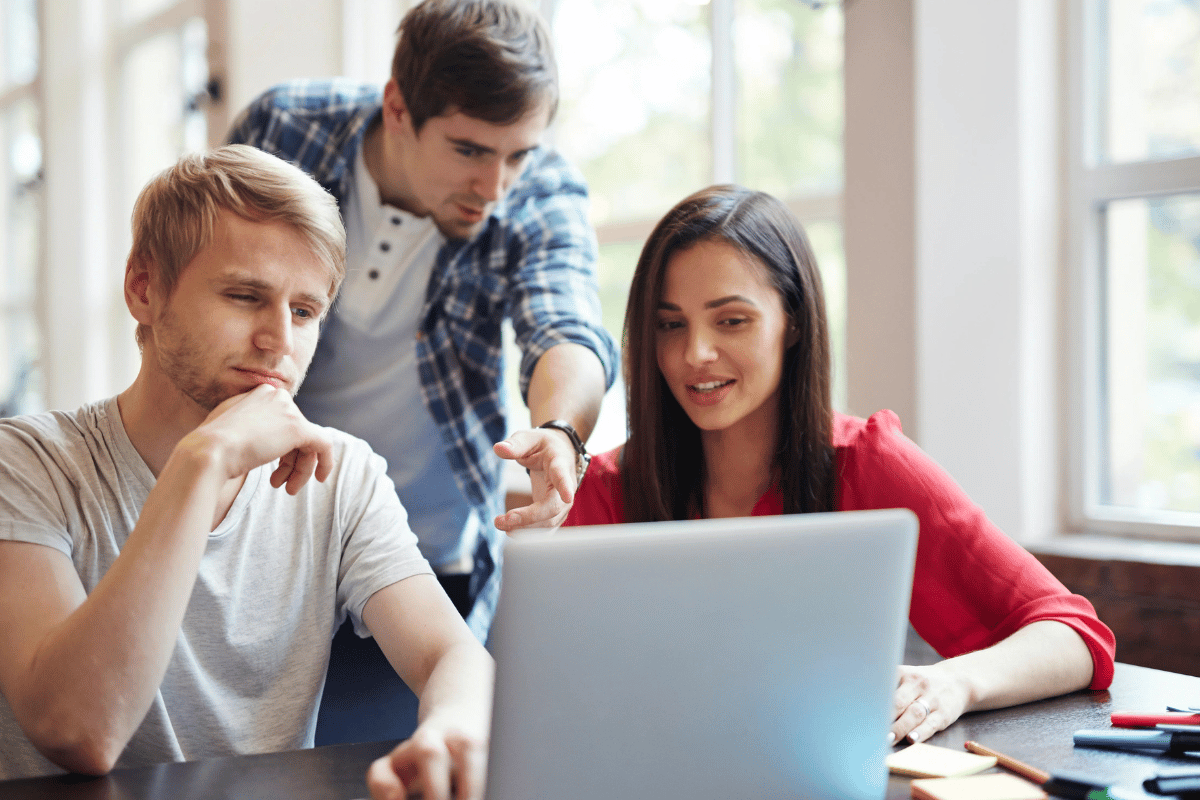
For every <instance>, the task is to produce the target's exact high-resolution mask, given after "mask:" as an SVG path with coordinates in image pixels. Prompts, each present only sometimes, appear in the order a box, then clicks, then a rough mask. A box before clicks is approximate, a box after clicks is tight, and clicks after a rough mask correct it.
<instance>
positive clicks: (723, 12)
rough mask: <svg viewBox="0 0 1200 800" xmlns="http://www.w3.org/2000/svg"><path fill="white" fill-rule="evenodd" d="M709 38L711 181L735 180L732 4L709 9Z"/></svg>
mask: <svg viewBox="0 0 1200 800" xmlns="http://www.w3.org/2000/svg"><path fill="white" fill-rule="evenodd" d="M709 15H710V16H709V30H710V32H711V37H712V122H711V124H712V170H713V172H712V179H713V182H714V183H734V182H735V181H736V180H737V150H736V146H737V64H736V63H735V61H734V52H733V25H734V0H712V2H711V4H710V5H709Z"/></svg>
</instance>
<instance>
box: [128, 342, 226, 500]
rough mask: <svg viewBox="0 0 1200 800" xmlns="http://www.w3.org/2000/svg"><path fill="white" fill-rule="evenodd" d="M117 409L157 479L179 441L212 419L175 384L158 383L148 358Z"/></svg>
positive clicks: (144, 358)
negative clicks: (148, 366)
mask: <svg viewBox="0 0 1200 800" xmlns="http://www.w3.org/2000/svg"><path fill="white" fill-rule="evenodd" d="M164 384H165V385H164ZM117 407H118V409H119V410H120V412H121V423H122V424H123V425H124V426H125V432H126V434H127V435H128V436H129V441H130V442H132V443H133V447H134V449H135V450H137V451H138V455H140V456H141V457H142V460H143V461H145V462H146V466H148V467H149V468H150V471H151V472H152V473H154V476H155V477H158V474H159V473H160V472H162V469H163V467H164V466H166V463H167V459H168V458H170V456H171V452H172V451H173V450H174V449H175V446H176V445H177V444H179V441H180V440H181V439H182V438H183V437H184V436H187V435H188V434H189V433H191V432H192V431H193V430H195V429H196V427H197V426H198V425H200V423H201V422H203V421H204V420H205V418H206V417H207V416H208V412H207V411H206V410H205V409H203V408H201V407H200V406H198V405H197V404H196V403H195V402H194V401H192V400H191V399H190V398H188V397H187V396H185V395H183V394H182V393H181V392H180V391H179V390H178V389H177V388H176V387H175V386H174V385H173V384H170V383H169V382H168V381H166V380H164V379H162V378H161V377H160V378H159V379H158V380H156V379H155V376H154V375H152V374H151V370H150V369H148V368H147V366H146V357H145V356H143V359H142V368H141V371H140V372H138V376H137V379H136V380H135V381H134V382H133V384H132V385H131V386H130V387H129V388H128V389H126V390H125V391H123V392H121V394H120V395H119V396H118V397H117Z"/></svg>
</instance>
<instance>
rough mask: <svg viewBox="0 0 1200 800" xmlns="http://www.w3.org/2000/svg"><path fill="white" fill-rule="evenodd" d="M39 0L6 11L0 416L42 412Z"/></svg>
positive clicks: (1, 54)
mask: <svg viewBox="0 0 1200 800" xmlns="http://www.w3.org/2000/svg"><path fill="white" fill-rule="evenodd" d="M37 11H38V6H37V3H36V2H35V0H18V1H10V2H6V3H4V4H2V5H0V153H2V154H3V155H2V157H0V231H2V234H0V242H2V243H3V244H0V417H6V416H11V415H13V414H21V413H25V412H28V411H35V410H39V409H40V408H41V407H42V406H43V404H44V402H43V399H42V388H41V383H42V380H41V347H40V343H39V341H38V324H37V315H36V311H35V309H36V296H37V292H36V287H37V273H38V267H39V264H40V262H41V250H40V244H41V228H42V223H41V219H42V196H41V185H42V135H41V122H40V117H41V114H40V106H39V102H38V90H39V80H38V78H39V72H40V52H39V47H38V42H39V37H38V28H39V26H38V17H37Z"/></svg>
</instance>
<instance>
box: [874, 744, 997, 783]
mask: <svg viewBox="0 0 1200 800" xmlns="http://www.w3.org/2000/svg"><path fill="white" fill-rule="evenodd" d="M884 763H886V764H887V767H888V769H890V770H891V771H892V772H895V773H897V774H899V775H911V776H913V777H914V778H957V777H960V776H962V775H974V774H975V773H976V772H983V771H984V770H985V769H989V768H991V767H994V766H996V758H995V757H994V756H980V755H976V754H975V753H967V752H964V751H962V750H951V749H950V748H949V747H938V746H937V745H932V744H922V743H917V744H913V745H909V746H908V747H906V748H904V749H903V750H898V751H897V752H895V753H892V754H891V755H890V756H888V757H887V760H886V761H885V762H884Z"/></svg>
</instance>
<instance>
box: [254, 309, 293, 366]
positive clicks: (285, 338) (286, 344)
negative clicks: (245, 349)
mask: <svg viewBox="0 0 1200 800" xmlns="http://www.w3.org/2000/svg"><path fill="white" fill-rule="evenodd" d="M293 335H294V334H293V331H292V308H291V306H290V305H287V304H284V305H283V306H282V307H280V306H274V305H272V306H267V307H265V308H264V309H263V311H262V313H261V314H259V315H258V320H257V326H256V328H255V332H254V346H255V347H257V348H258V349H259V350H263V351H266V352H268V353H275V354H277V355H282V356H286V355H291V353H292V347H293V341H292V337H293Z"/></svg>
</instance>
